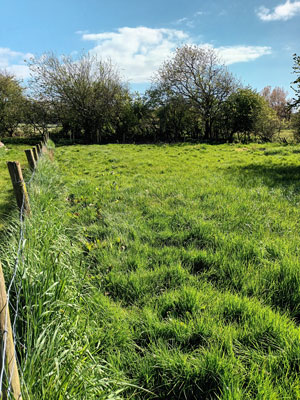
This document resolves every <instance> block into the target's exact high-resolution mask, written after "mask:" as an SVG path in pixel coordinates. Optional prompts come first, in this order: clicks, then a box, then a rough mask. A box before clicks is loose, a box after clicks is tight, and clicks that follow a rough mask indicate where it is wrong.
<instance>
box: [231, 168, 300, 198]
mask: <svg viewBox="0 0 300 400" xmlns="http://www.w3.org/2000/svg"><path fill="white" fill-rule="evenodd" d="M228 173H229V174H232V173H234V174H238V175H242V176H243V178H248V179H245V180H244V182H243V183H244V185H245V186H249V187H254V186H256V185H257V184H260V183H261V182H263V184H265V185H266V186H268V187H270V188H281V189H283V190H288V191H292V192H294V193H295V194H298V193H300V166H295V165H266V164H250V165H246V166H241V167H235V168H230V169H229V170H228Z"/></svg>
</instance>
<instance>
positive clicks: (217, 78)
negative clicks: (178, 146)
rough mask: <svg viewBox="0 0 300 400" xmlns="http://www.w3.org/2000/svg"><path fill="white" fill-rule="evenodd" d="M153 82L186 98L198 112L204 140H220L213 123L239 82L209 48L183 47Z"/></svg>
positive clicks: (174, 94) (160, 70)
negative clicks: (216, 135)
mask: <svg viewBox="0 0 300 400" xmlns="http://www.w3.org/2000/svg"><path fill="white" fill-rule="evenodd" d="M154 82H155V83H156V84H157V85H159V86H160V87H161V88H162V89H163V90H165V91H166V92H169V93H171V94H172V96H175V97H176V96H177V97H181V98H183V99H185V101H186V102H187V103H189V105H190V106H191V107H193V108H194V109H195V110H197V112H198V113H199V116H200V118H201V121H202V126H203V131H204V138H205V139H206V140H212V139H217V138H216V137H215V134H216V132H214V124H215V122H216V120H217V118H218V113H219V111H220V108H221V105H222V103H223V102H224V101H225V100H226V98H227V97H228V96H229V95H230V94H231V93H232V92H233V91H234V90H235V89H236V86H237V84H236V81H235V79H234V78H233V76H232V75H231V74H230V73H229V72H228V71H227V69H226V68H225V66H224V65H223V64H222V63H221V61H220V59H219V57H218V56H217V54H216V52H215V50H213V49H212V48H209V47H198V46H191V45H184V46H183V47H181V48H178V49H177V50H176V53H175V55H174V57H173V58H172V59H170V60H167V61H165V62H164V63H163V65H162V67H161V68H160V69H159V71H158V73H157V75H156V77H155V79H154Z"/></svg>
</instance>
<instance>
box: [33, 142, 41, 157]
mask: <svg viewBox="0 0 300 400" xmlns="http://www.w3.org/2000/svg"><path fill="white" fill-rule="evenodd" d="M34 147H35V148H36V152H37V155H38V159H39V158H40V147H39V145H38V144H37V145H36V146H34Z"/></svg>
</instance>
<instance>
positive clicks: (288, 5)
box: [257, 0, 300, 21]
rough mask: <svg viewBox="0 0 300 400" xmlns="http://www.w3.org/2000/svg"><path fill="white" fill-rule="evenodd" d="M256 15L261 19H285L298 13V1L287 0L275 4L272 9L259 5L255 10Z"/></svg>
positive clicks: (299, 2)
mask: <svg viewBox="0 0 300 400" xmlns="http://www.w3.org/2000/svg"><path fill="white" fill-rule="evenodd" d="M257 15H258V17H259V18H260V19H261V20H263V21H279V20H282V21H287V20H288V19H291V18H292V17H294V16H296V15H300V1H294V2H291V1H290V0H287V1H286V2H285V3H284V4H279V5H278V6H276V7H275V8H274V11H271V10H270V9H269V8H266V7H264V6H261V7H260V8H259V9H258V10H257Z"/></svg>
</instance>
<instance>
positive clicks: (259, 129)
mask: <svg viewBox="0 0 300 400" xmlns="http://www.w3.org/2000/svg"><path fill="white" fill-rule="evenodd" d="M222 114H223V116H222V120H223V124H221V130H223V131H225V132H226V131H227V136H228V139H229V140H230V141H232V140H233V137H234V135H235V134H237V135H238V139H239V140H241V141H243V142H249V141H250V140H251V137H253V134H254V135H255V136H256V137H257V138H259V139H260V140H262V141H271V140H272V138H273V136H274V134H275V132H276V130H277V129H278V128H279V120H278V117H277V116H276V113H275V111H274V110H272V109H271V108H270V107H269V105H268V103H267V102H266V100H265V99H264V98H263V97H262V96H261V95H259V94H258V93H256V92H255V91H253V90H252V89H249V88H248V89H239V90H237V91H236V92H235V93H233V94H231V95H230V96H229V97H228V99H227V100H226V102H225V103H224V106H223V110H222Z"/></svg>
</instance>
